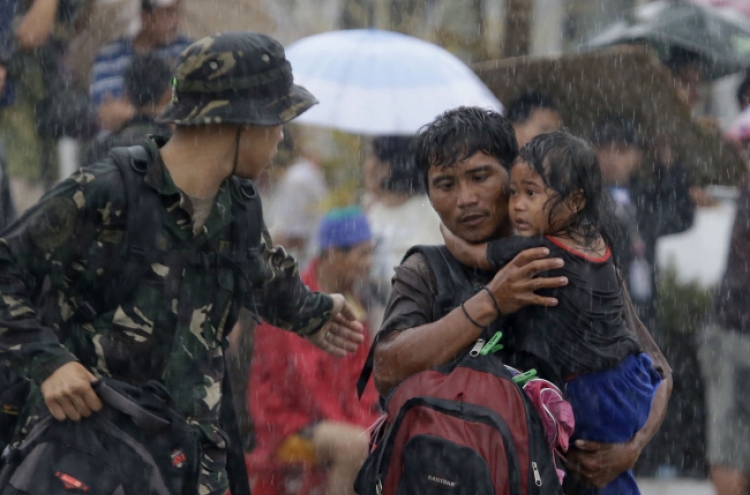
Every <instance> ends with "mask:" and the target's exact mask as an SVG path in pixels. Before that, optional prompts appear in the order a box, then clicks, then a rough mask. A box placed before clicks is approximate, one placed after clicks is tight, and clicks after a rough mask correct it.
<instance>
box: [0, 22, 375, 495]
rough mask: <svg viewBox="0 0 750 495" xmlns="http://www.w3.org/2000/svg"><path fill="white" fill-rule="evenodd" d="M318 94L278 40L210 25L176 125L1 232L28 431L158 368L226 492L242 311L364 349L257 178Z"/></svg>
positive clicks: (173, 117)
mask: <svg viewBox="0 0 750 495" xmlns="http://www.w3.org/2000/svg"><path fill="white" fill-rule="evenodd" d="M315 103H317V101H316V100H315V98H314V97H313V96H312V95H311V94H310V93H309V92H308V91H307V90H305V89H304V88H302V87H300V86H297V85H295V84H294V83H293V76H292V70H291V65H290V64H289V62H288V61H287V60H286V58H285V56H284V49H283V47H282V46H281V44H280V43H279V42H278V41H276V40H275V39H273V38H271V37H269V36H266V35H262V34H257V33H250V32H231V33H223V34H218V35H215V36H212V37H208V38H204V39H202V40H200V41H198V42H196V43H195V44H193V45H191V46H190V47H189V48H188V49H187V50H186V51H185V52H183V54H182V55H181V56H180V57H179V59H178V61H177V69H176V76H175V78H174V96H173V98H172V101H171V103H170V105H169V106H168V107H167V108H166V109H165V110H164V111H163V112H162V114H161V116H160V120H161V121H162V122H165V123H174V124H175V125H176V129H175V132H174V134H173V135H172V137H171V138H170V140H169V141H168V142H164V140H162V139H148V140H146V141H145V142H144V145H143V146H142V147H131V148H119V149H116V150H115V151H114V152H113V153H111V154H110V155H109V156H108V157H107V158H106V159H104V160H102V161H100V162H97V163H95V164H91V165H90V166H87V167H83V168H81V169H80V170H79V171H77V172H76V173H75V174H73V175H72V176H71V177H70V178H68V179H66V180H64V181H62V182H61V183H60V184H58V185H57V186H55V187H54V188H53V189H52V190H51V191H49V192H48V193H47V194H46V195H45V196H44V197H43V198H42V199H41V201H40V202H39V204H37V205H36V206H35V207H33V208H32V209H31V211H30V212H28V213H27V214H26V215H25V216H24V217H23V218H22V219H20V220H19V221H17V222H15V223H14V224H13V226H12V227H11V228H9V229H7V230H5V231H4V237H3V238H2V239H0V293H2V296H3V297H2V301H1V302H0V327H1V328H3V331H2V332H1V334H0V359H2V361H3V362H4V363H7V364H8V365H10V366H11V368H12V369H13V371H14V372H15V373H17V374H18V375H19V376H20V377H21V378H23V379H26V380H28V381H29V382H30V386H31V391H30V394H29V397H28V400H27V403H26V406H25V408H24V411H23V413H22V415H21V417H20V419H19V423H18V425H19V426H18V431H17V437H18V438H23V437H24V435H25V434H27V433H28V431H29V429H31V428H32V427H33V425H34V424H35V423H36V421H37V420H38V419H39V417H40V416H41V415H43V414H45V413H46V411H45V410H49V413H51V414H52V416H54V418H55V419H57V420H60V421H62V420H65V419H68V420H72V421H77V420H80V419H81V418H82V417H87V416H90V415H91V414H92V412H94V411H97V410H99V409H100V408H101V407H102V403H101V401H100V400H99V398H98V396H97V395H96V393H95V392H94V391H93V388H92V385H91V384H92V382H94V381H96V380H97V379H98V378H100V377H109V378H114V379H117V380H121V381H126V382H128V383H130V384H134V385H139V384H141V385H142V384H143V383H145V382H146V381H148V380H158V381H159V382H161V383H162V384H163V386H164V388H165V389H166V390H167V391H168V392H169V393H170V395H171V396H172V398H173V404H172V407H173V408H174V409H175V410H176V411H177V412H179V413H180V414H182V415H184V416H185V417H186V419H187V421H188V422H189V423H190V424H192V425H194V426H195V428H196V431H197V432H198V433H199V435H198V439H199V441H200V442H201V447H202V457H201V460H200V464H199V465H201V466H202V467H201V468H200V473H197V475H198V482H199V485H200V486H199V487H198V488H199V492H200V493H201V494H223V493H224V492H225V491H226V490H227V487H228V483H229V482H228V480H227V469H229V468H231V466H232V465H230V464H228V462H229V459H230V458H229V457H228V455H229V454H230V453H233V449H234V445H235V443H234V440H232V439H229V440H230V441H229V443H227V436H226V434H225V433H224V432H223V431H222V428H221V425H223V424H225V423H224V422H223V421H222V418H221V417H220V416H221V415H222V414H224V413H229V412H230V411H231V410H232V408H231V407H230V406H228V405H226V404H225V405H224V406H223V407H221V406H220V404H221V402H222V397H223V392H222V390H223V389H222V384H224V383H225V381H224V371H225V365H224V359H223V345H222V343H223V341H224V335H225V334H226V333H228V331H229V329H231V328H232V326H233V325H234V323H235V321H236V319H237V313H238V312H239V309H240V308H241V307H245V308H247V309H249V310H250V311H252V312H253V313H254V314H255V316H256V317H258V318H263V319H265V320H266V321H268V322H269V323H271V324H273V325H275V326H277V327H279V328H283V329H285V330H289V331H292V332H294V333H296V334H298V335H300V336H302V337H305V338H306V339H307V340H308V341H310V342H311V343H313V344H315V345H316V346H318V347H320V348H322V349H323V350H325V351H328V352H330V353H332V354H333V355H336V356H345V355H347V353H349V352H354V351H356V350H357V347H358V346H359V344H360V343H361V342H363V340H364V336H363V328H362V325H361V324H359V323H358V322H356V319H355V316H354V313H353V310H352V308H351V307H350V306H349V304H348V303H347V302H346V301H345V299H344V297H343V296H342V295H340V294H333V295H327V294H324V293H321V292H314V291H311V290H310V289H308V288H307V287H306V286H305V285H304V284H303V282H302V281H301V280H300V278H299V272H298V269H297V263H296V262H295V260H294V259H293V258H292V257H290V256H289V255H287V253H286V252H285V250H284V249H283V248H282V247H280V246H277V247H274V245H273V242H272V240H271V238H270V236H269V235H268V232H267V230H266V229H265V227H264V226H263V225H262V218H261V215H262V214H261V210H260V203H259V201H260V200H259V198H258V195H257V190H256V189H255V187H254V186H253V185H252V182H251V180H252V179H254V178H256V177H258V175H259V174H260V173H262V171H263V170H264V169H265V168H266V167H268V166H269V165H270V163H271V161H272V159H273V157H274V155H275V153H276V145H277V144H278V142H279V141H280V139H281V137H282V131H281V125H282V124H283V123H285V122H288V121H290V120H292V119H294V118H295V117H297V116H298V115H299V114H301V113H302V112H304V111H306V110H307V109H309V108H310V107H311V106H312V105H314V104H315ZM118 150H119V151H118ZM123 153H125V154H126V155H125V156H126V157H127V159H118V158H117V157H118V156H122V154H123ZM134 211H135V212H138V216H137V218H132V217H130V214H131V213H132V212H134ZM134 215H135V214H134ZM139 240H140V242H141V243H140V244H139V243H138V242H139ZM154 259H155V260H157V261H151V260H154ZM180 260H182V261H180ZM222 411H223V412H222ZM242 470H243V471H244V463H243V468H242ZM235 472H236V471H235ZM233 479H235V480H238V479H239V478H237V477H236V476H235V477H233ZM82 481H83V482H85V480H82ZM245 481H246V476H245ZM233 492H235V490H234V487H233ZM235 493H238V494H239V492H235Z"/></svg>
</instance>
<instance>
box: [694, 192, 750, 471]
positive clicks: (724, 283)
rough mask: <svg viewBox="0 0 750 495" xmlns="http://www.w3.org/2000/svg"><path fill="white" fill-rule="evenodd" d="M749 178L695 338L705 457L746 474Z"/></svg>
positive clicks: (749, 452)
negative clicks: (709, 307)
mask: <svg viewBox="0 0 750 495" xmlns="http://www.w3.org/2000/svg"><path fill="white" fill-rule="evenodd" d="M749 286H750V182H746V183H745V184H743V185H742V186H741V188H740V197H739V198H738V199H737V213H736V215H735V218H734V226H733V228H732V237H731V240H730V243H729V257H728V259H727V267H726V272H725V273H724V277H723V278H722V280H721V284H720V285H719V290H718V291H717V293H716V298H715V302H714V313H713V315H712V317H711V318H710V320H711V321H709V322H708V323H707V324H706V326H705V328H704V329H703V332H701V333H700V334H699V335H698V339H697V342H696V345H697V348H698V357H699V359H700V364H701V371H702V372H703V377H704V379H705V381H706V405H707V406H708V407H707V409H708V411H707V412H708V421H707V427H708V432H707V433H708V434H707V435H706V439H707V443H708V461H709V462H710V463H711V464H712V465H714V466H728V467H732V468H735V469H737V470H739V471H742V472H744V473H750V446H749V445H748V442H746V441H744V439H746V438H748V437H749V436H750V398H749V397H750V395H748V390H749V389H750V295H748V287H749Z"/></svg>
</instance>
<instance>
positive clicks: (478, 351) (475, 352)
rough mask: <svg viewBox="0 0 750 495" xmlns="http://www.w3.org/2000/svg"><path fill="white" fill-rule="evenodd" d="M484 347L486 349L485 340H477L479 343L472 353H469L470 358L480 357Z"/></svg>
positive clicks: (476, 343)
mask: <svg viewBox="0 0 750 495" xmlns="http://www.w3.org/2000/svg"><path fill="white" fill-rule="evenodd" d="M482 347H484V339H477V341H476V342H475V343H474V347H472V348H471V351H469V356H471V357H477V356H479V353H480V352H481V351H482Z"/></svg>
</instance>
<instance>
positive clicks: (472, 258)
mask: <svg viewBox="0 0 750 495" xmlns="http://www.w3.org/2000/svg"><path fill="white" fill-rule="evenodd" d="M440 233H441V234H442V235H443V240H444V241H445V247H447V248H448V251H450V253H451V254H452V255H453V256H454V257H455V258H456V259H457V260H458V261H459V262H460V263H462V264H464V265H466V266H470V267H472V268H479V269H481V270H493V271H494V270H496V269H495V268H494V267H493V266H492V265H490V262H489V260H488V259H487V244H488V243H486V242H483V243H482V244H469V243H468V242H466V241H464V240H463V239H460V238H458V237H457V236H456V235H455V234H453V232H451V231H450V230H448V228H447V227H446V226H445V225H443V224H442V223H441V224H440Z"/></svg>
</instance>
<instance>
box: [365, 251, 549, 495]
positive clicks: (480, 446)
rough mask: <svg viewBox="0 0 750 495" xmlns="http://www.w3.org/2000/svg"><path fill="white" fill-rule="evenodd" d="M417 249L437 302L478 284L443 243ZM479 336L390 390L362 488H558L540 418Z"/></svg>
mask: <svg viewBox="0 0 750 495" xmlns="http://www.w3.org/2000/svg"><path fill="white" fill-rule="evenodd" d="M419 250H420V252H422V254H423V255H424V256H425V257H426V258H427V261H428V263H429V264H430V265H431V268H432V270H433V273H434V274H435V277H436V281H437V285H438V296H439V297H438V300H439V302H440V301H441V297H440V296H441V295H442V296H445V297H448V296H449V293H448V292H446V291H450V294H452V296H450V297H456V294H458V293H460V292H463V293H464V294H463V296H462V297H463V298H468V297H467V296H470V295H471V294H473V293H474V292H476V291H475V290H474V289H472V288H471V284H470V283H469V282H468V279H467V278H466V277H463V276H462V275H461V273H460V272H457V270H458V269H459V268H460V267H461V265H460V264H458V262H457V261H455V259H453V257H452V256H450V254H449V253H447V251H446V250H444V247H440V248H438V247H420V248H419ZM461 269H462V268H461ZM446 270H448V271H450V272H452V273H447V272H446ZM446 280H447V283H446ZM461 280H466V284H465V285H463V287H457V286H456V281H461ZM442 302H443V303H445V301H442ZM454 307H455V306H454ZM445 309H447V307H446V308H445ZM486 338H487V336H483V338H480V339H479V340H477V342H476V343H475V344H474V346H473V347H472V348H471V349H467V350H466V351H464V352H463V353H461V354H460V355H459V356H458V358H457V359H456V360H454V361H453V362H452V363H449V364H447V365H444V366H441V367H438V368H434V369H431V370H427V371H423V372H421V373H417V374H415V375H412V376H411V377H409V378H407V379H406V380H405V381H404V382H403V383H401V385H399V386H398V387H396V388H395V389H394V390H392V391H391V393H390V394H389V395H388V397H387V398H386V401H385V410H386V413H387V419H386V421H385V422H384V423H383V424H382V425H381V426H380V428H378V429H377V431H376V432H375V433H374V434H373V439H372V440H373V443H372V447H373V448H372V450H371V453H370V456H369V457H368V458H367V460H366V461H365V464H364V465H363V467H362V469H361V471H360V472H359V475H358V476H357V480H356V482H355V487H354V488H355V491H356V492H357V493H358V494H359V495H420V494H441V495H442V494H445V495H527V494H534V495H548V494H550V495H551V494H556V495H557V494H561V493H562V488H561V486H560V483H559V481H558V478H557V473H556V471H555V465H554V462H553V459H552V453H551V451H550V448H549V444H548V443H547V438H546V435H545V432H544V429H543V426H542V423H541V420H540V418H539V416H538V414H537V412H536V410H535V409H534V406H533V405H532V404H531V402H530V400H529V399H528V397H527V396H526V394H525V393H524V392H523V390H522V389H521V388H520V387H519V386H518V385H517V384H516V383H515V382H514V381H513V379H512V376H511V374H510V372H509V371H508V370H507V369H506V368H505V366H504V365H503V363H502V361H501V359H500V358H499V357H498V356H497V355H495V354H494V353H493V350H494V349H493V348H492V347H493V346H494V343H493V342H490V343H487V342H486Z"/></svg>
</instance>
